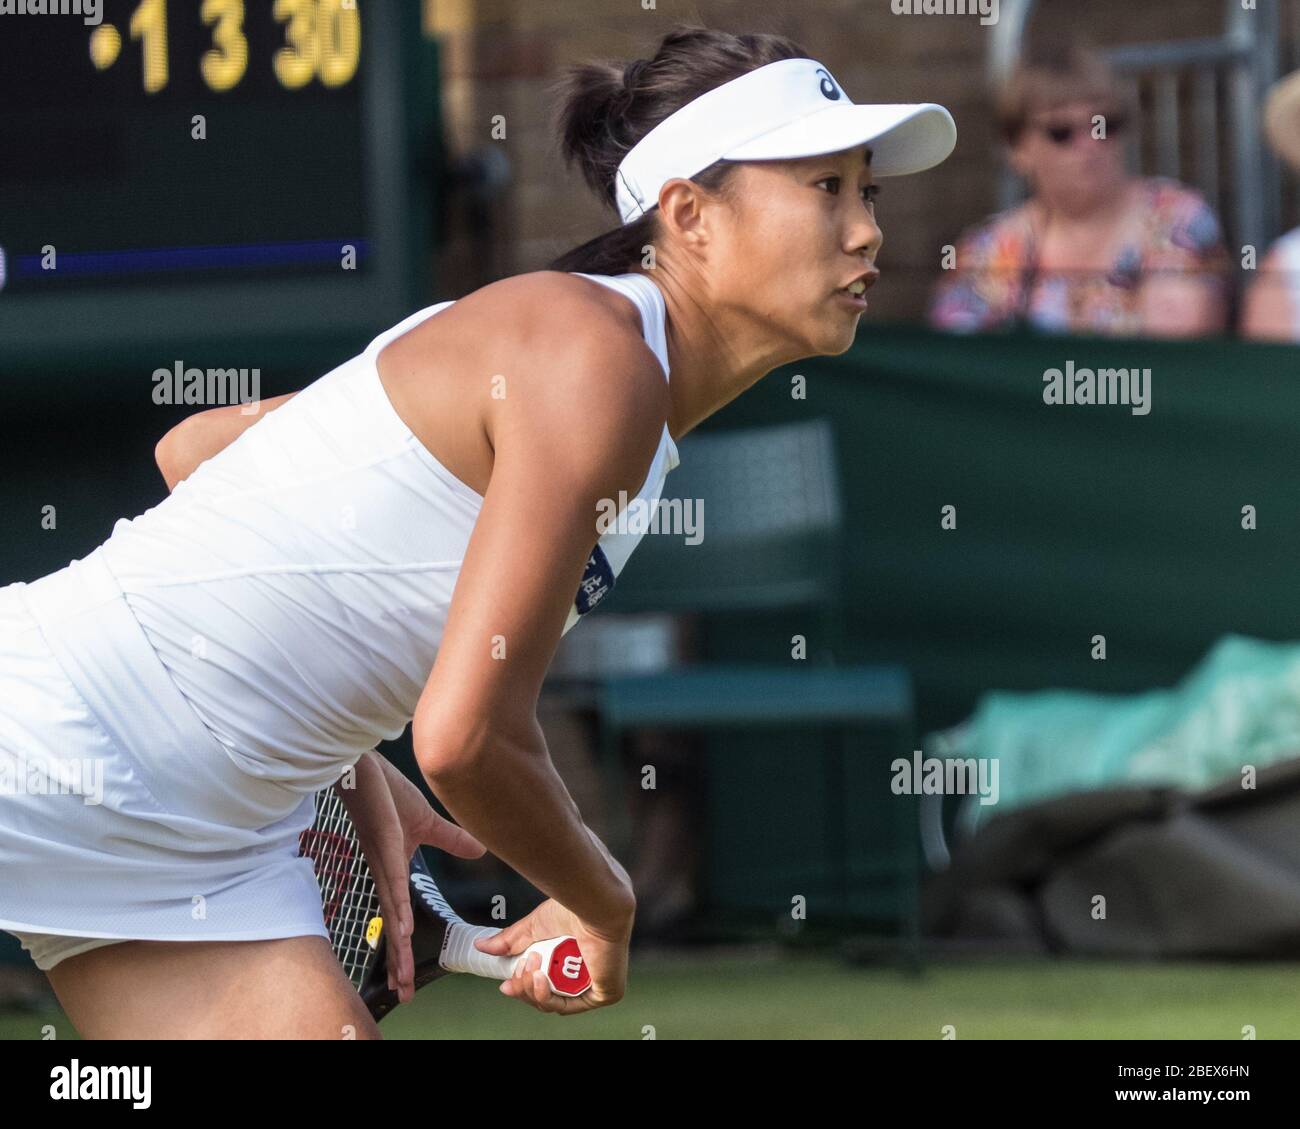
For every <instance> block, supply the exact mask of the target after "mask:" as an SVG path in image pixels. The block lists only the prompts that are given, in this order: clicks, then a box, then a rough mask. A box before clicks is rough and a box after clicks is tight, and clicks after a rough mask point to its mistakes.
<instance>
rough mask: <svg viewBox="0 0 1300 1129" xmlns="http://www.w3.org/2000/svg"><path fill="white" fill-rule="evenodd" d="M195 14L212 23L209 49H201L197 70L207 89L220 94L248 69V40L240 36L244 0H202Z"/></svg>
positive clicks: (205, 21)
mask: <svg viewBox="0 0 1300 1129" xmlns="http://www.w3.org/2000/svg"><path fill="white" fill-rule="evenodd" d="M199 18H200V19H201V20H202V21H203V22H204V23H205V24H211V25H213V26H212V46H213V49H212V50H211V51H207V52H204V55H203V62H202V63H201V64H200V70H201V71H202V73H203V81H204V82H206V83H207V84H208V88H209V89H210V90H215V91H216V92H217V93H218V94H220V93H221V92H222V91H224V90H230V89H231V88H232V87H235V86H238V85H239V80H240V79H242V78H243V77H244V72H245V71H246V70H248V40H247V39H245V38H244V0H203V7H202V8H201V9H200V11H199Z"/></svg>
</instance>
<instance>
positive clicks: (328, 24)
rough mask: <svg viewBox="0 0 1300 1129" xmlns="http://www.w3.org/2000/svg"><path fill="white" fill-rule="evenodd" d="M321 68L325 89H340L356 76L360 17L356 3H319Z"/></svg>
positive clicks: (353, 0)
mask: <svg viewBox="0 0 1300 1129" xmlns="http://www.w3.org/2000/svg"><path fill="white" fill-rule="evenodd" d="M317 11H318V13H319V15H318V17H317V27H319V28H320V68H319V70H318V71H317V74H318V75H319V76H320V80H321V82H322V83H324V84H325V85H326V86H342V85H343V84H344V83H346V82H349V81H350V80H351V78H352V76H353V75H354V74H356V73H357V62H358V61H359V60H360V58H361V14H360V13H359V12H358V11H357V4H356V0H319V3H318V5H317Z"/></svg>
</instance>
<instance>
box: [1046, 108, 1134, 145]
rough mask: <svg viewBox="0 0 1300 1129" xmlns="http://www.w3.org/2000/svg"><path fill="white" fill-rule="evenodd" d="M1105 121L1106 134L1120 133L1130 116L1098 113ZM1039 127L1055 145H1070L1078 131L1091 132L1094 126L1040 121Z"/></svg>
mask: <svg viewBox="0 0 1300 1129" xmlns="http://www.w3.org/2000/svg"><path fill="white" fill-rule="evenodd" d="M1097 116H1098V117H1100V118H1101V119H1102V120H1103V122H1104V123H1105V128H1106V136H1107V137H1110V136H1111V134H1114V133H1119V132H1120V131H1121V130H1122V129H1123V128H1124V127H1125V126H1126V125H1127V124H1128V118H1126V117H1125V116H1124V115H1123V114H1098V115H1097ZM1038 128H1039V129H1040V130H1041V131H1042V132H1043V135H1044V136H1045V137H1046V138H1047V139H1048V140H1049V141H1050V142H1051V143H1052V144H1053V145H1069V144H1070V143H1071V142H1073V141H1074V138H1075V135H1076V134H1078V133H1091V132H1092V129H1093V126H1092V123H1091V122H1089V123H1088V124H1087V125H1077V124H1075V123H1073V122H1039V123H1038Z"/></svg>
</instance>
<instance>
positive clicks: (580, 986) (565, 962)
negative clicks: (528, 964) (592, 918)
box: [546, 937, 591, 996]
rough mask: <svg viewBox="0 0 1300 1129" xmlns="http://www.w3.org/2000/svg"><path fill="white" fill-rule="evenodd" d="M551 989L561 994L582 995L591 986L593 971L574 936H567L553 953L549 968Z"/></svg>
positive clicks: (548, 974) (548, 977)
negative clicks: (591, 971)
mask: <svg viewBox="0 0 1300 1129" xmlns="http://www.w3.org/2000/svg"><path fill="white" fill-rule="evenodd" d="M546 971H547V979H548V980H550V982H551V989H552V990H553V991H554V992H556V993H557V994H558V995H561V996H580V995H582V993H583V992H585V991H586V990H587V989H588V988H590V987H591V973H590V972H588V971H587V962H586V961H585V960H583V959H582V951H581V950H580V949H579V948H578V942H577V940H576V939H575V938H573V937H565V938H564V940H562V941H561V942H560V943H559V944H558V945H556V946H555V949H554V950H553V951H552V953H551V960H550V964H549V967H548V968H547V970H546Z"/></svg>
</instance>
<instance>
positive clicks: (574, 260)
mask: <svg viewBox="0 0 1300 1129" xmlns="http://www.w3.org/2000/svg"><path fill="white" fill-rule="evenodd" d="M807 56H808V53H807V52H806V51H805V50H804V49H803V48H802V47H800V46H799V44H797V43H795V42H794V41H793V40H790V39H786V38H785V37H784V36H779V35H763V34H759V35H732V34H730V33H729V32H725V31H715V30H713V29H711V28H706V27H697V26H693V25H688V24H678V25H677V26H676V27H674V28H673V29H672V30H671V31H670V32H668V34H667V35H665V36H664V37H663V39H662V40H661V41H660V43H659V47H658V50H657V51H656V52H655V55H654V58H653V59H636V60H634V61H633V62H630V63H627V64H621V63H616V62H589V63H581V64H579V65H576V66H572V67H570V68H569V69H568V70H567V71H566V72H565V74H564V76H563V78H561V79H560V81H559V82H558V83H557V84H556V87H555V93H556V94H557V95H558V97H559V100H560V108H559V111H558V113H557V115H556V119H555V121H556V128H557V130H558V132H559V135H560V148H561V153H562V155H563V157H564V160H565V161H566V162H567V163H568V164H570V165H577V167H578V169H579V171H580V172H581V173H582V176H583V179H585V180H586V181H587V183H588V184H589V185H591V187H592V188H593V189H594V190H595V191H596V192H597V193H598V194H599V195H600V197H601V199H602V200H604V201H605V203H606V204H608V205H609V206H610V207H611V208H612V209H613V210H614V214H615V215H616V216H618V215H619V212H618V203H617V197H616V194H615V177H616V175H617V173H618V166H619V164H620V163H621V162H622V160H623V158H624V157H625V156H626V155H627V154H628V152H629V151H630V150H631V149H632V147H633V146H634V145H636V143H637V142H638V141H640V140H641V138H643V137H644V136H645V135H646V134H647V133H649V132H650V131H651V130H652V129H654V127H655V126H657V125H658V124H659V123H660V122H662V121H663V120H664V119H666V118H667V117H669V116H670V115H671V114H673V113H674V112H676V111H677V110H680V109H681V108H682V107H683V106H685V105H686V104H687V103H688V102H692V101H694V100H695V99H696V98H698V97H699V96H700V95H701V94H705V93H707V92H708V91H710V90H712V89H714V88H715V87H718V86H721V85H722V84H723V83H726V82H730V81H731V80H732V79H735V78H739V77H740V76H741V75H743V74H748V73H749V72H750V71H752V70H757V69H758V68H759V67H763V66H766V65H767V64H768V63H775V62H779V61H780V60H781V59H800V58H807ZM734 167H735V164H734V162H731V161H715V162H714V163H713V164H712V165H710V166H709V167H708V168H707V169H704V170H703V171H702V172H699V173H697V174H696V175H694V176H692V177H691V178H690V179H691V180H692V181H693V182H694V183H695V184H698V185H700V186H701V187H702V188H706V189H708V190H710V191H718V190H720V189H722V188H723V186H724V184H725V182H726V181H727V179H728V178H729V177H730V175H731V172H732V170H733V169H734ZM619 218H620V226H619V227H617V228H615V229H614V230H612V231H607V232H606V233H605V234H604V235H600V236H597V237H596V238H595V239H592V240H590V241H588V242H586V243H584V244H582V245H581V246H580V247H575V248H573V250H571V251H567V252H565V253H564V254H563V255H561V256H560V257H559V258H557V259H555V260H554V261H553V262H552V263H551V264H550V266H549V267H548V269H549V270H555V271H581V272H583V273H586V274H624V273H627V272H630V271H634V270H638V269H640V265H641V260H642V259H643V258H644V256H645V248H646V246H647V245H648V244H651V243H653V242H654V241H655V238H656V236H657V235H658V232H659V209H658V208H651V210H650V211H649V212H648V213H647V214H646V215H643V216H641V217H640V218H639V219H637V220H635V221H634V222H632V223H630V224H627V225H623V224H622V223H621V217H619Z"/></svg>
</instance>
